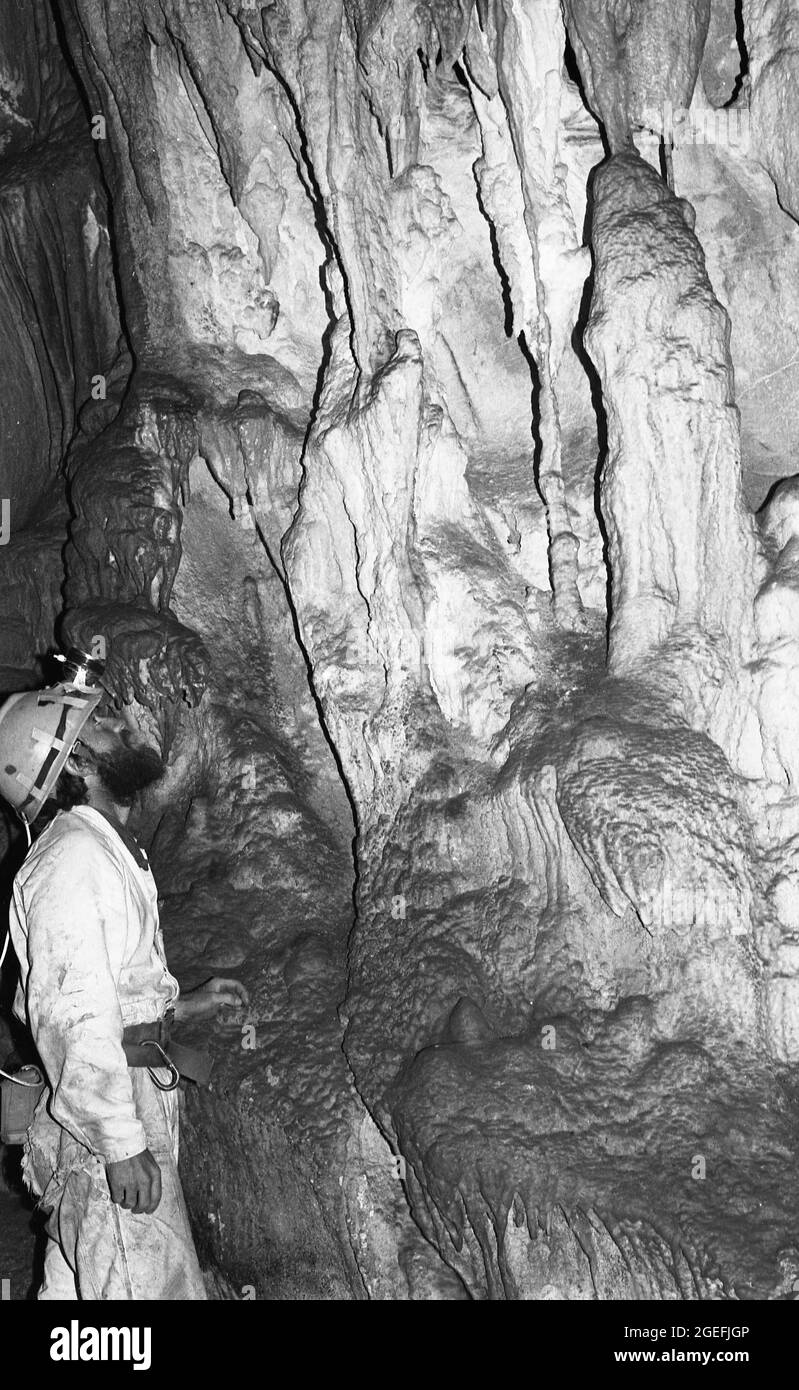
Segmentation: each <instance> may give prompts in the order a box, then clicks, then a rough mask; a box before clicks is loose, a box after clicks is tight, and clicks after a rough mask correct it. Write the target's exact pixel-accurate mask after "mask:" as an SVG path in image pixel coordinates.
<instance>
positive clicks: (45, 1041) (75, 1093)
mask: <svg viewBox="0 0 799 1390" xmlns="http://www.w3.org/2000/svg"><path fill="white" fill-rule="evenodd" d="M22 902H23V906H24V910H25V919H26V926H27V938H28V942H27V953H28V961H29V973H28V981H27V991H26V996H27V997H26V1002H27V1008H28V1020H29V1023H30V1028H31V1032H32V1034H33V1039H34V1042H35V1043H36V1047H37V1049H38V1052H39V1055H40V1057H41V1059H42V1062H43V1063H44V1067H45V1070H46V1072H47V1077H48V1080H49V1082H50V1085H51V1087H52V1091H53V1095H52V1099H51V1102H50V1113H51V1114H52V1116H53V1119H54V1120H57V1121H58V1123H59V1124H60V1125H63V1126H64V1128H65V1129H66V1130H68V1131H69V1133H70V1134H72V1135H74V1137H75V1138H76V1139H78V1140H80V1142H81V1143H83V1144H86V1145H87V1147H88V1148H89V1149H91V1150H92V1152H93V1153H96V1154H97V1155H99V1157H101V1158H103V1159H105V1161H106V1162H109V1163H116V1162H119V1161H120V1160H121V1159H123V1158H130V1157H132V1155H133V1154H137V1153H141V1151H142V1149H145V1148H146V1147H147V1140H146V1137H145V1133H144V1127H143V1126H142V1124H141V1121H140V1120H139V1119H138V1118H137V1115H136V1107H135V1104H134V1100H133V1088H132V1085H131V1079H130V1074H129V1072H128V1066H127V1062H126V1060H125V1053H124V1051H123V1048H122V1028H123V1023H122V1013H121V1011H120V1007H119V997H118V994H117V980H118V979H119V972H120V969H121V966H122V962H123V959H124V952H125V946H126V940H127V925H128V924H127V917H126V913H125V902H124V896H123V887H122V877H121V875H120V873H119V871H118V869H117V868H116V866H115V865H114V863H113V860H112V859H111V858H110V857H109V855H108V854H107V853H106V852H105V851H104V849H103V847H102V845H101V844H99V843H98V841H97V840H96V839H95V837H94V836H92V835H90V834H77V835H71V836H67V837H65V838H63V839H62V840H60V841H59V842H57V843H56V844H54V845H53V846H52V849H51V850H50V851H49V852H48V853H47V854H46V855H44V856H43V857H42V860H41V865H40V866H37V868H36V870H34V872H33V873H32V874H31V875H30V877H29V879H28V880H27V882H26V883H25V885H24V887H23V889H22Z"/></svg>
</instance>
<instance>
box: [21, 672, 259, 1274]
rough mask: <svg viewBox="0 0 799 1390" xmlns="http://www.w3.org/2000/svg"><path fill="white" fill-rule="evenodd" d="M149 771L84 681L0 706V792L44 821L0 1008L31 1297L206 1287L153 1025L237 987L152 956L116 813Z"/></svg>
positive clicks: (132, 857) (149, 885) (144, 902)
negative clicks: (20, 1133) (12, 1028)
mask: <svg viewBox="0 0 799 1390" xmlns="http://www.w3.org/2000/svg"><path fill="white" fill-rule="evenodd" d="M65 692H66V693H65ZM164 771H165V768H164V764H163V762H162V759H161V756H160V753H159V752H157V751H156V750H155V749H154V748H152V747H151V746H150V745H149V744H148V743H146V742H145V741H144V739H143V738H142V736H141V734H140V733H139V732H138V730H137V729H136V728H135V726H134V725H133V724H132V723H130V722H128V719H127V718H126V716H125V715H123V714H118V713H116V712H115V711H114V709H113V707H112V706H110V705H109V704H108V702H107V699H104V698H103V695H102V692H100V691H98V692H96V693H91V692H85V691H81V690H79V689H75V688H72V687H56V688H54V689H53V690H50V691H42V692H38V693H36V692H31V693H29V694H24V695H15V696H11V697H10V698H9V700H8V701H7V702H6V706H4V707H3V708H2V709H0V774H2V775H0V792H2V794H3V795H4V796H5V798H6V799H7V800H8V801H9V802H10V803H11V805H12V806H14V809H15V810H17V811H18V812H19V814H20V815H22V817H23V819H24V820H25V821H26V823H28V824H30V823H32V821H33V820H39V819H40V818H41V819H42V820H44V821H47V822H48V823H47V824H46V825H45V828H44V830H42V831H41V833H40V834H39V835H38V837H37V839H36V840H35V841H34V843H33V845H32V847H31V849H30V851H29V853H28V855H27V857H26V859H25V861H24V863H23V864H22V867H21V868H20V870H19V871H18V873H17V875H16V878H15V880H14V892H13V902H12V904H11V908H10V931H11V938H12V941H13V943H14V947H15V950H16V953H17V957H18V959H19V966H20V980H19V987H18V989H17V994H16V999H15V1004H14V1011H15V1013H16V1014H17V1016H18V1017H19V1018H20V1019H22V1020H23V1021H25V1022H27V1024H28V1027H29V1029H30V1032H31V1034H32V1037H33V1041H34V1043H35V1046H36V1050H37V1052H38V1055H39V1058H40V1060H41V1063H42V1065H43V1068H44V1072H45V1073H46V1081H47V1085H46V1088H45V1091H44V1093H43V1095H42V1097H41V1099H40V1101H39V1103H38V1105H37V1107H36V1113H35V1116H34V1118H33V1122H32V1124H31V1126H30V1128H29V1129H28V1133H27V1140H26V1143H25V1153H24V1160H23V1173H24V1175H25V1177H26V1180H27V1182H28V1184H29V1186H30V1188H31V1190H32V1191H33V1192H34V1193H35V1194H36V1195H37V1196H38V1197H39V1199H40V1202H39V1204H40V1206H41V1207H42V1209H43V1210H44V1211H46V1212H47V1213H48V1221H47V1228H46V1229H47V1235H48V1241H47V1251H46V1254H45V1260H44V1280H43V1283H42V1286H41V1289H40V1291H39V1294H38V1297H39V1298H40V1299H75V1298H80V1299H131V1300H138V1299H204V1298H206V1296H207V1295H206V1290H205V1286H204V1283H203V1279H202V1275H201V1272H200V1267H199V1264H198V1261H197V1255H196V1251H195V1248H194V1243H193V1240H192V1236H191V1231H190V1228H189V1223H188V1218H187V1214H186V1207H185V1202H184V1198H183V1192H182V1189H181V1184H180V1179H179V1177H178V1170H177V1157H178V1110H177V1101H178V1092H177V1091H176V1090H175V1089H174V1086H175V1085H176V1083H177V1079H178V1078H177V1073H176V1071H175V1069H174V1067H173V1066H172V1065H171V1063H170V1062H169V1059H168V1049H169V1035H170V1030H171V1024H172V1021H173V1020H180V1019H186V1018H202V1017H209V1016H211V1015H213V1014H216V1013H217V1011H218V1010H219V1009H220V1007H222V1006H224V1005H233V1006H238V1005H241V1004H246V1003H247V1002H248V1001H247V993H246V991H245V990H244V988H243V986H242V985H241V984H240V983H239V982H238V981H237V980H220V979H213V980H210V981H209V982H208V983H207V984H205V985H203V986H201V987H200V989H198V990H195V991H193V992H192V993H191V994H190V995H189V996H188V997H184V998H181V997H180V990H179V986H178V983H177V980H176V979H175V978H174V976H173V975H171V974H170V972H169V970H168V968H167V964H166V958H165V955H164V946H163V938H162V933H161V928H160V925H159V919H158V900H157V890H156V886H155V883H154V881H153V876H152V873H151V871H150V867H149V864H148V862H147V855H146V853H145V852H144V850H143V849H142V847H141V846H140V845H139V844H138V843H137V841H136V840H135V838H134V837H133V835H132V834H131V833H130V831H129V830H128V828H127V822H128V818H129V816H130V810H131V807H132V805H133V803H134V800H135V797H136V795H137V793H138V792H139V791H141V790H142V789H143V788H144V787H146V786H148V785H150V784H151V783H153V782H155V781H156V780H157V779H158V778H160V777H161V776H162V775H163V773H164ZM170 1087H171V1089H170Z"/></svg>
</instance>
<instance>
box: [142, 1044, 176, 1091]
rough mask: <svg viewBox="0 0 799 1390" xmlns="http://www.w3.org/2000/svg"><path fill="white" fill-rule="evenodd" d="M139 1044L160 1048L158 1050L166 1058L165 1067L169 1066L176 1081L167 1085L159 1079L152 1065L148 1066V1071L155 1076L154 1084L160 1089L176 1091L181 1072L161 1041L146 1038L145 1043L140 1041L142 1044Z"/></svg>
mask: <svg viewBox="0 0 799 1390" xmlns="http://www.w3.org/2000/svg"><path fill="white" fill-rule="evenodd" d="M139 1046H140V1047H155V1048H157V1049H158V1051H159V1052H160V1053H161V1056H162V1057H163V1059H164V1066H165V1067H169V1070H170V1071H171V1073H172V1075H173V1077H174V1078H175V1079H174V1081H170V1083H169V1085H168V1086H167V1085H165V1084H164V1082H163V1081H159V1080H158V1077H157V1076H156V1075H155V1072H154V1071H153V1069H152V1067H148V1068H147V1070H148V1072H149V1073H150V1076H151V1077H152V1078H153V1085H155V1086H157V1087H158V1089H159V1091H174V1090H175V1087H176V1086H177V1084H178V1082H179V1081H180V1072H179V1071H178V1069H177V1067H176V1066H175V1063H174V1062H173V1061H171V1059H170V1058H169V1057H167V1055H166V1053H165V1052H164V1049H163V1048H162V1046H161V1044H160V1043H157V1042H156V1041H155V1038H146V1039H145V1041H144V1042H143V1043H140V1044H139Z"/></svg>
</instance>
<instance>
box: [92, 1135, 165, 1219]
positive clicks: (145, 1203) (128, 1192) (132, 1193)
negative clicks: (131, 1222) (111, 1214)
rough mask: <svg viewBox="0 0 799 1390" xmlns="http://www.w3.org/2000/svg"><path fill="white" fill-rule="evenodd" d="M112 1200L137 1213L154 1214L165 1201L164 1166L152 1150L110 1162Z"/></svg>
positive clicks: (119, 1205)
mask: <svg viewBox="0 0 799 1390" xmlns="http://www.w3.org/2000/svg"><path fill="white" fill-rule="evenodd" d="M105 1172H106V1177H107V1178H108V1188H109V1191H110V1193H111V1201H112V1202H116V1204H117V1206H118V1207H125V1209H126V1210H127V1211H132V1212H133V1214H134V1216H152V1214H153V1212H154V1211H155V1209H156V1207H157V1206H158V1203H159V1202H160V1200H161V1169H160V1168H159V1167H158V1164H157V1163H156V1161H155V1159H154V1158H153V1156H152V1154H151V1153H150V1150H149V1149H142V1151H141V1153H140V1154H134V1155H133V1157H132V1158H123V1159H121V1160H120V1162H119V1163H106V1165H105Z"/></svg>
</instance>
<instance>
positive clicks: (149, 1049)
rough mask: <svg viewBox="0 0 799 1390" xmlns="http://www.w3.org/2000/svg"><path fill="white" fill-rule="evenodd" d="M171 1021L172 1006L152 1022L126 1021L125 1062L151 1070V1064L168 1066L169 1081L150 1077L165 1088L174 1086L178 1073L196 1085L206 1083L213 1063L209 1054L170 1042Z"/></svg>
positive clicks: (124, 1033) (172, 1016)
mask: <svg viewBox="0 0 799 1390" xmlns="http://www.w3.org/2000/svg"><path fill="white" fill-rule="evenodd" d="M174 1021H175V1015H174V1010H172V1009H170V1010H169V1012H168V1013H166V1014H165V1015H164V1017H163V1018H159V1019H154V1020H153V1021H152V1022H149V1023H129V1024H128V1026H127V1027H126V1028H125V1029H124V1030H123V1033H122V1046H123V1048H124V1051H125V1058H126V1060H127V1064H128V1066H129V1067H147V1069H148V1070H149V1071H152V1068H153V1067H162V1066H168V1067H171V1068H172V1072H173V1076H174V1080H173V1082H172V1084H171V1085H169V1086H167V1087H164V1086H163V1083H162V1082H159V1081H157V1080H156V1078H155V1077H153V1080H154V1081H156V1085H159V1086H161V1088H162V1089H164V1090H170V1091H171V1090H174V1087H175V1086H177V1084H178V1079H179V1076H185V1077H188V1079H189V1080H190V1081H196V1082H197V1084H198V1085H199V1086H207V1084H208V1081H209V1079H210V1076H211V1068H212V1066H213V1062H212V1061H211V1058H210V1057H209V1055H208V1053H207V1052H202V1051H200V1049H199V1048H195V1047H185V1046H184V1045H183V1044H182V1043H176V1042H173V1041H172V1025H173V1023H174Z"/></svg>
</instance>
